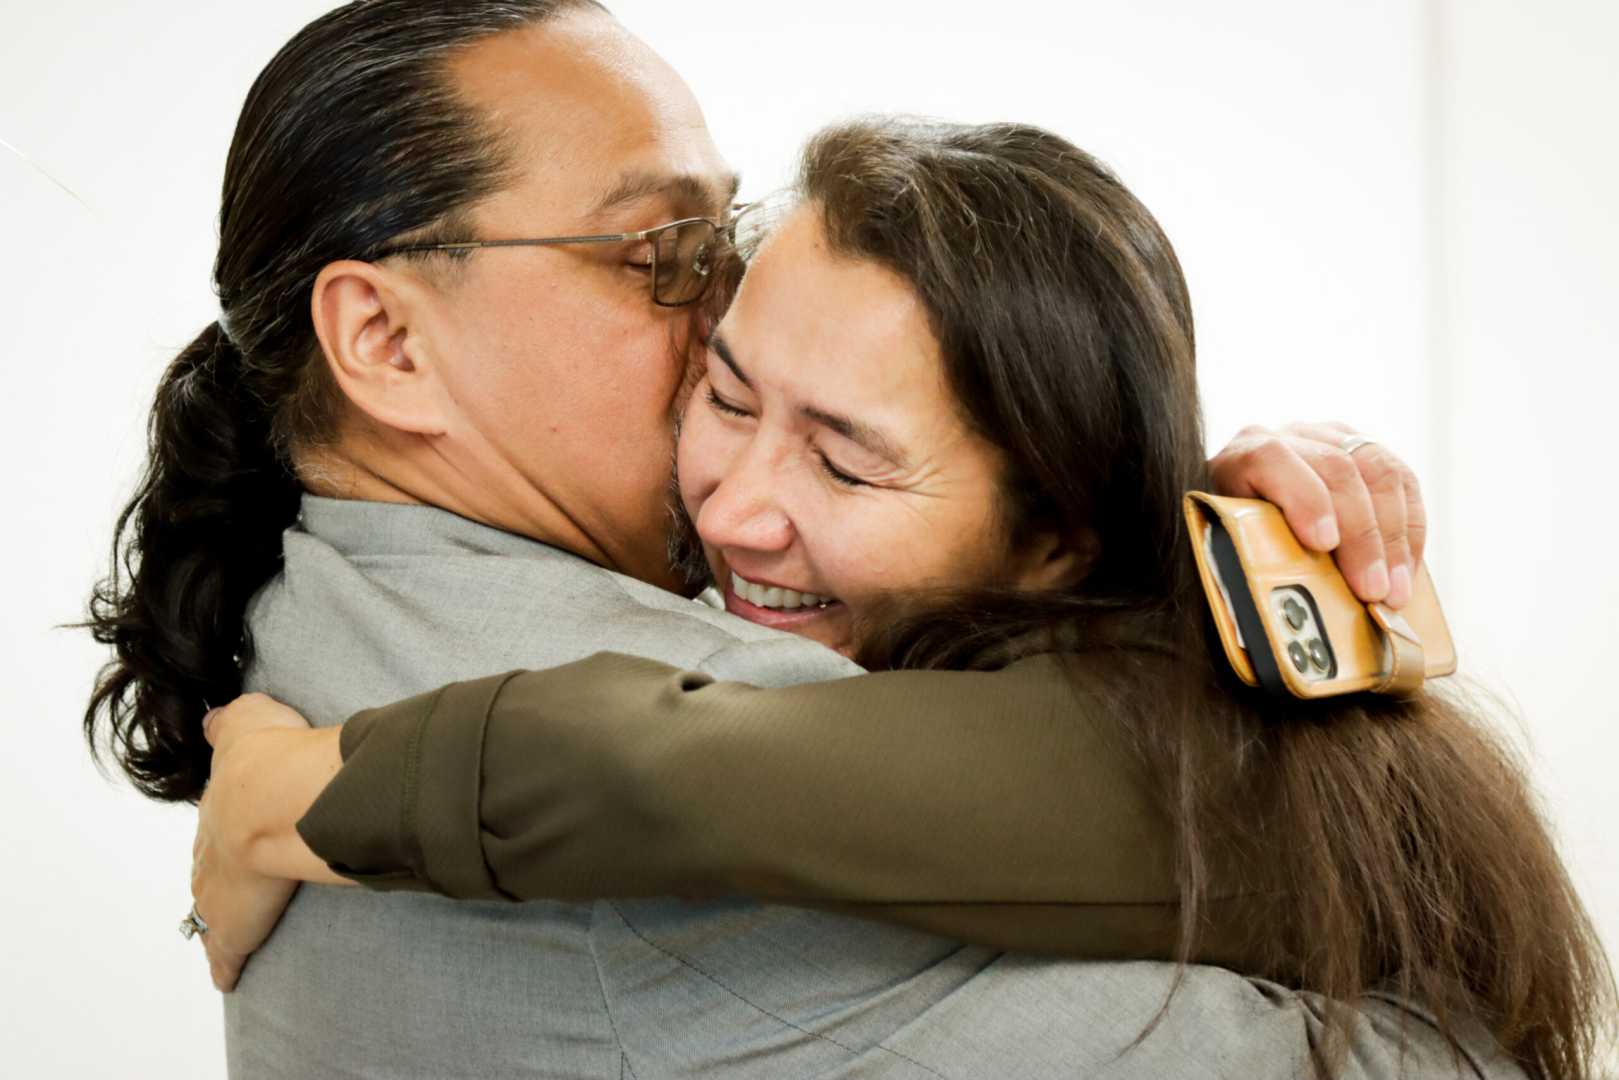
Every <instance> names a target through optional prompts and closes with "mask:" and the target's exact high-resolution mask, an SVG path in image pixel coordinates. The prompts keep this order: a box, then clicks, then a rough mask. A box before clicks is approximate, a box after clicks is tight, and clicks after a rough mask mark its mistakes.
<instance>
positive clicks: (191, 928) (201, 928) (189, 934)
mask: <svg viewBox="0 0 1619 1080" xmlns="http://www.w3.org/2000/svg"><path fill="white" fill-rule="evenodd" d="M207 932H208V924H207V923H205V922H203V920H202V916H201V915H198V914H197V905H196V904H192V905H191V911H190V912H189V913H187V915H186V917H185V918H183V919H181V920H180V936H181V937H183V938H185V939H186V940H187V941H190V940H191V939H192V938H193V937H195V936H196V935H198V934H206V933H207Z"/></svg>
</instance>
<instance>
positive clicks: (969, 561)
mask: <svg viewBox="0 0 1619 1080" xmlns="http://www.w3.org/2000/svg"><path fill="white" fill-rule="evenodd" d="M1000 471H1001V465H1000V454H999V452H998V451H997V450H996V449H995V448H994V447H993V446H992V445H990V444H989V443H988V442H987V441H985V440H984V439H983V438H982V437H980V436H979V435H977V434H975V433H974V432H972V431H971V430H970V429H969V428H968V426H967V424H966V422H965V420H964V419H963V418H962V416H961V414H960V410H959V409H958V408H957V406H956V403H955V400H954V398H953V396H952V394H951V391H950V389H949V386H948V384H947V383H946V379H945V373H944V366H943V362H942V359H941V356H940V352H939V347H938V343H937V342H936V341H935V340H934V336H933V333H932V331H931V329H930V328H929V325H928V319H927V313H926V311H925V310H924V308H923V307H922V305H921V303H920V302H919V301H918V299H917V297H916V295H915V293H914V292H913V290H912V289H911V287H910V286H909V285H908V284H907V283H906V282H905V281H904V280H903V279H901V278H900V277H899V276H897V275H896V274H894V273H893V272H891V271H889V270H888V269H886V268H885V267H882V266H880V265H878V264H876V263H874V262H870V261H866V260H857V259H851V258H846V257H844V256H841V255H836V254H833V253H832V252H831V251H829V250H828V247H827V243H826V240H825V237H824V235H823V231H822V226H821V223H820V218H819V214H818V212H817V211H816V209H815V208H814V207H813V206H801V207H799V208H797V209H796V210H794V211H793V212H792V214H791V215H790V216H789V217H788V218H787V219H786V220H784V221H783V222H782V223H781V225H780V226H779V228H778V229H777V230H776V231H775V233H774V234H773V235H772V236H771V237H770V239H769V240H768V241H767V243H766V244H765V246H764V248H763V250H761V251H760V252H759V254H758V256H757V257H756V258H755V260H754V262H753V265H752V266H751V268H750V269H749V271H748V275H747V278H746V280H745V281H744V282H743V285H742V289H741V291H740V293H739V294H738V296H737V299H736V303H735V304H734V305H733V306H732V307H731V310H730V312H729V313H728V314H727V315H726V317H725V320H724V321H723V322H722V323H721V324H720V327H719V329H718V330H717V331H716V332H715V334H714V337H713V342H712V345H711V348H710V350H709V355H708V373H707V375H705V376H704V378H703V380H702V381H701V382H700V383H699V384H698V386H697V389H696V392H695V393H694V394H693V396H692V398H691V403H690V405H689V407H688V408H687V412H686V417H685V421H684V424H683V426H682V431H681V439H680V448H679V473H680V483H681V495H682V498H683V500H684V502H685V505H686V509H687V511H688V512H689V513H690V514H691V516H692V519H693V520H694V521H695V522H696V525H697V532H698V535H699V536H700V537H701V538H702V542H703V548H704V551H705V553H706V554H707V556H708V561H709V565H710V566H711V567H712V568H713V570H714V578H715V582H716V584H718V585H719V587H720V589H721V591H722V592H723V593H724V596H725V606H726V609H727V610H728V611H730V612H732V613H733V614H736V615H740V616H742V617H743V618H745V619H748V620H750V621H752V622H756V623H760V624H762V625H765V626H772V627H776V628H779V629H782V630H790V631H792V632H794V633H798V634H803V635H804V636H806V637H810V638H813V639H815V640H816V641H820V642H822V643H823V644H826V645H829V646H831V647H832V648H835V649H839V650H840V651H843V652H845V653H852V652H853V651H854V650H855V649H856V648H857V647H858V645H859V643H858V642H856V641H855V640H854V628H855V621H854V620H855V619H857V618H858V617H859V616H860V615H861V614H862V612H863V611H864V610H866V609H868V608H869V606H870V605H871V603H872V602H873V601H874V600H875V599H877V598H879V597H881V596H884V595H888V594H893V593H908V592H912V591H915V590H919V589H925V588H928V587H933V586H944V587H963V586H973V585H986V584H991V583H993V584H1017V583H1019V582H1020V580H1023V579H1024V578H1025V576H1026V575H1025V573H1024V570H1023V569H1022V568H1020V567H1019V566H1017V565H1015V563H1016V561H1017V560H1013V559H1012V558H1011V557H1010V556H1009V554H1008V551H1007V542H1006V536H1007V530H1006V528H1005V525H1004V523H1003V521H1002V518H1001V515H1000V513H999V512H998V506H999V503H1000V499H999V494H998V483H999V477H1000ZM806 601H807V602H806Z"/></svg>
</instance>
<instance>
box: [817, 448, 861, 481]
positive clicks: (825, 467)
mask: <svg viewBox="0 0 1619 1080" xmlns="http://www.w3.org/2000/svg"><path fill="white" fill-rule="evenodd" d="M815 456H816V457H818V458H820V459H821V471H822V472H824V473H826V475H827V476H828V477H830V478H831V479H832V480H833V481H835V482H836V483H839V484H842V485H843V486H844V487H852V488H853V487H871V486H872V485H871V483H870V482H869V481H866V480H862V479H860V478H859V477H858V476H850V475H849V474H848V473H846V472H844V471H843V470H842V469H840V468H838V467H837V466H836V465H834V464H832V459H831V458H829V457H827V456H826V454H825V453H823V452H822V451H820V450H817V451H815Z"/></svg>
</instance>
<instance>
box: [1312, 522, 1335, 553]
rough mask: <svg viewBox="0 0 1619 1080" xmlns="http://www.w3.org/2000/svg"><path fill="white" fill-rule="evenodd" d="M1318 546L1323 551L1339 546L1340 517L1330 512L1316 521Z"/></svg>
mask: <svg viewBox="0 0 1619 1080" xmlns="http://www.w3.org/2000/svg"><path fill="white" fill-rule="evenodd" d="M1315 542H1316V546H1317V547H1319V548H1320V549H1321V550H1322V551H1331V550H1332V549H1333V548H1335V547H1337V546H1338V519H1337V518H1335V517H1333V516H1332V515H1331V514H1328V515H1327V516H1326V517H1324V518H1322V519H1321V520H1320V521H1318V522H1316V523H1315Z"/></svg>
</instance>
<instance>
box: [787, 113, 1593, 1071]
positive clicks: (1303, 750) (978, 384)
mask: <svg viewBox="0 0 1619 1080" xmlns="http://www.w3.org/2000/svg"><path fill="white" fill-rule="evenodd" d="M798 186H799V194H800V196H801V197H802V198H803V199H805V200H806V201H807V202H808V203H809V204H811V205H813V206H816V207H818V208H819V211H820V214H821V217H822V221H823V223H824V227H825V231H826V234H827V238H828V241H829V243H830V244H831V246H832V249H833V250H834V251H835V252H838V253H840V254H842V255H845V256H847V257H851V258H859V259H871V260H874V261H876V262H878V263H880V264H882V265H884V266H886V267H888V268H889V269H891V270H893V271H894V272H896V273H898V274H899V275H901V276H902V277H903V278H904V279H905V280H907V281H908V282H909V283H910V284H911V285H912V286H913V287H914V288H915V290H916V292H917V294H918V295H919V297H920V298H921V299H922V301H923V303H924V305H925V306H926V308H927V310H928V312H929V315H930V320H931V325H932V329H933V331H934V334H935V335H936V337H937V339H938V342H939V345H940V348H941V351H942V355H943V357H944V362H945V365H946V370H947V375H948V378H949V380H950V383H951V385H952V388H953V390H954V392H955V396H956V398H957V401H958V402H959V405H960V408H961V410H962V413H963V416H964V417H965V418H966V419H967V421H968V422H969V423H970V424H971V425H972V427H973V428H974V429H976V430H977V431H978V432H980V433H981V434H982V435H984V436H985V437H986V438H987V439H988V440H989V441H990V442H991V443H993V444H994V445H995V446H996V447H998V448H999V450H1000V452H1001V454H1002V456H1003V460H1004V468H1005V473H1004V484H1003V487H1004V491H1005V493H1006V498H1005V508H1004V514H1003V518H1004V520H1005V524H1006V528H1007V538H1008V542H1009V543H1012V544H1016V543H1018V542H1019V541H1020V540H1021V538H1022V537H1023V536H1025V535H1027V534H1028V533H1029V532H1030V531H1031V530H1034V529H1050V528H1057V529H1063V530H1078V529H1090V530H1092V531H1093V533H1094V535H1095V536H1097V537H1098V538H1099V539H1100V556H1099V558H1098V559H1097V561H1096V563H1095V565H1094V566H1093V567H1092V569H1091V571H1090V573H1089V575H1088V576H1087V577H1086V578H1085V580H1084V581H1083V582H1082V583H1081V584H1079V585H1077V586H1075V587H1074V588H1072V589H1070V590H1068V591H1066V592H1063V593H1061V594H1029V593H1015V592H1001V593H988V594H978V595H974V596H971V597H955V598H952V599H949V600H948V601H945V600H942V599H940V598H937V597H935V598H933V599H932V600H931V601H930V602H928V603H927V604H926V605H925V606H924V607H919V608H917V607H913V608H912V609H911V614H909V615H907V616H905V617H902V618H893V619H889V620H886V621H884V622H883V623H882V624H881V625H880V627H879V628H878V630H877V631H876V632H875V633H873V634H872V635H871V636H870V638H869V639H868V641H867V644H866V647H865V650H864V655H863V656H862V660H863V662H865V663H866V664H867V666H868V667H878V668H882V667H908V668H917V667H945V668H961V667H970V666H975V665H984V664H993V663H996V662H999V661H1004V659H1006V658H1007V657H1008V656H1009V655H1012V654H1013V653H1015V652H1016V651H1017V650H1018V649H1020V648H1029V647H1031V646H1030V644H1029V643H1030V642H1031V641H1036V642H1038V644H1036V645H1034V646H1032V647H1036V648H1046V649H1049V648H1053V647H1056V648H1060V649H1062V650H1063V651H1065V652H1066V653H1068V654H1069V656H1070V657H1071V660H1072V664H1073V668H1074V672H1075V677H1076V678H1079V679H1083V680H1084V681H1085V682H1086V684H1087V685H1088V686H1089V687H1091V689H1092V692H1093V693H1094V692H1095V688H1096V687H1098V686H1104V687H1107V688H1109V689H1110V691H1111V693H1110V694H1109V696H1110V697H1111V698H1112V699H1113V700H1114V701H1115V702H1116V709H1114V710H1113V714H1114V715H1116V716H1117V717H1119V718H1120V723H1119V726H1118V731H1119V735H1120V737H1121V738H1123V739H1125V740H1126V741H1127V742H1128V743H1129V745H1130V746H1131V748H1132V749H1133V750H1134V751H1135V753H1136V754H1137V755H1138V756H1139V758H1140V760H1141V761H1142V762H1143V765H1144V767H1145V769H1146V772H1147V773H1148V775H1149V776H1151V777H1152V778H1154V782H1155V783H1157V784H1158V785H1160V788H1161V793H1162V802H1163V806H1164V808H1165V811H1166V813H1167V814H1168V816H1169V818H1170V820H1171V821H1172V823H1173V827H1174V830H1175V835H1176V850H1177V858H1178V868H1177V869H1178V878H1179V889H1180V901H1181V903H1180V912H1181V926H1182V933H1181V942H1180V949H1179V956H1178V958H1179V959H1180V960H1181V961H1183V962H1186V961H1190V960H1193V959H1198V958H1209V957H1211V956H1215V957H1217V956H1218V953H1217V952H1211V951H1210V947H1209V946H1208V941H1209V939H1210V937H1211V936H1212V935H1211V934H1210V933H1209V932H1208V931H1209V930H1210V928H1218V921H1219V920H1218V917H1217V916H1216V913H1215V909H1216V905H1215V903H1214V901H1216V900H1221V899H1225V898H1230V897H1241V898H1242V904H1241V911H1242V913H1243V914H1242V919H1243V921H1244V925H1246V926H1249V927H1253V928H1255V933H1254V934H1253V938H1254V940H1253V941H1252V942H1251V943H1250V945H1249V947H1248V948H1246V949H1245V950H1244V952H1243V955H1244V956H1249V957H1256V958H1257V960H1258V965H1259V967H1260V968H1261V970H1260V971H1258V972H1254V973H1255V974H1262V975H1265V976H1268V977H1270V978H1274V979H1277V980H1280V981H1284V982H1286V983H1288V984H1290V985H1293V986H1296V987H1300V988H1303V989H1307V990H1310V991H1314V992H1318V993H1320V994H1321V995H1323V996H1324V997H1325V998H1326V999H1327V1000H1328V1001H1333V1002H1338V1003H1346V1004H1340V1005H1339V1006H1338V1007H1337V1008H1336V1010H1335V1011H1333V1012H1331V1013H1329V1015H1330V1016H1332V1017H1333V1018H1334V1019H1335V1023H1334V1025H1333V1027H1332V1028H1331V1029H1330V1030H1331V1031H1333V1032H1334V1033H1335V1036H1334V1037H1332V1038H1329V1039H1328V1040H1327V1041H1326V1043H1325V1044H1324V1045H1323V1047H1322V1048H1321V1050H1320V1052H1319V1053H1318V1055H1317V1066H1318V1068H1319V1069H1320V1070H1322V1071H1324V1072H1329V1073H1330V1072H1333V1071H1335V1070H1336V1068H1337V1067H1338V1066H1339V1065H1341V1064H1342V1061H1343V1057H1344V1054H1345V1053H1346V1052H1347V1046H1348V1044H1347V1038H1346V1035H1347V1031H1348V1028H1347V1023H1348V1021H1349V1019H1350V1017H1351V1016H1352V1013H1351V1012H1350V1011H1349V1010H1350V1006H1349V1005H1348V1004H1347V1003H1353V1002H1356V1001H1357V1000H1360V999H1362V998H1363V997H1364V996H1365V995H1368V994H1372V993H1393V994H1396V995H1398V996H1399V997H1400V998H1401V999H1403V1000H1405V1001H1407V1002H1411V1003H1415V1004H1418V1005H1420V1006H1422V1007H1424V1008H1426V1009H1427V1010H1429V1011H1431V1012H1432V1013H1433V1015H1434V1016H1435V1017H1436V1019H1437V1020H1438V1023H1439V1025H1440V1028H1441V1030H1442V1031H1444V1032H1446V1034H1447V1035H1449V1034H1452V1033H1455V1032H1457V1031H1458V1030H1459V1029H1460V1026H1461V1025H1462V1024H1463V1023H1472V1022H1474V1021H1482V1022H1483V1024H1485V1025H1486V1026H1487V1027H1488V1028H1489V1030H1490V1031H1491V1032H1492V1033H1493V1034H1494V1036H1495V1037H1496V1039H1497V1040H1498V1041H1499V1043H1500V1044H1501V1046H1502V1047H1503V1048H1504V1049H1505V1051H1506V1052H1507V1053H1508V1054H1510V1055H1511V1056H1512V1057H1513V1058H1514V1059H1515V1060H1517V1061H1518V1062H1519V1063H1521V1064H1522V1066H1523V1067H1524V1068H1525V1069H1526V1070H1527V1071H1528V1072H1529V1073H1530V1074H1531V1075H1532V1076H1537V1077H1585V1076H1589V1075H1591V1074H1592V1070H1593V1067H1594V1064H1595V1062H1594V1059H1595V1055H1596V1054H1597V1053H1598V1052H1599V1042H1600V1039H1601V1035H1602V1031H1603V1029H1604V1027H1605V1025H1606V1024H1607V1023H1608V1018H1609V1016H1610V1010H1611V1009H1612V1003H1613V1001H1614V992H1613V979H1612V974H1611V972H1610V970H1609V968H1608V966H1607V962H1606V960H1605V958H1604V955H1603V953H1602V951H1601V948H1600V946H1599V943H1598V941H1597V939H1596V936H1595V933H1594V931H1593V929H1592V926H1591V923H1590V921H1589V919H1588V917H1587V915H1586V913H1585V911H1584V909H1583V908H1582V906H1581V904H1580V901H1579V898H1578V897H1577V896H1576V894H1575V892H1574V889H1573V887H1572V885H1571V884H1570V881H1569V878H1568V874H1567V872H1566V871H1565V869H1564V867H1563V865H1562V862H1561V860H1560V859H1559V857H1558V854H1557V851H1556V848H1555V846H1554V844H1553V841H1552V838H1551V836H1550V834H1549V831H1548V829H1547V826H1546V823H1545V820H1544V818H1543V816H1542V815H1541V813H1540V811H1539V809H1538V808H1537V806H1536V804H1535V800H1534V798H1533V797H1532V795H1531V793H1530V789H1529V785H1528V782H1527V780H1526V777H1525V771H1524V769H1523V766H1522V765H1521V763H1520V762H1519V761H1517V760H1516V759H1515V757H1514V756H1513V754H1512V752H1511V751H1510V749H1509V748H1508V745H1507V744H1506V743H1505V742H1504V741H1503V740H1502V739H1501V738H1500V737H1499V736H1498V735H1497V734H1496V733H1494V732H1493V731H1492V730H1491V729H1490V727H1489V726H1488V724H1486V723H1485V721H1484V718H1483V716H1484V713H1485V711H1486V710H1484V709H1482V708H1480V707H1477V706H1476V705H1475V704H1474V703H1473V702H1471V701H1470V700H1469V699H1468V698H1467V697H1465V696H1464V695H1463V694H1461V693H1459V692H1457V691H1453V690H1443V689H1430V690H1428V691H1425V692H1424V693H1423V694H1422V695H1421V696H1419V697H1418V698H1416V699H1414V700H1410V701H1393V700H1389V699H1384V698H1375V697H1371V696H1366V695H1362V696H1356V697H1352V698H1343V699H1337V700H1334V701H1328V702H1321V703H1305V702H1281V701H1275V700H1270V699H1267V698H1264V697H1262V696H1259V695H1257V694H1256V693H1254V692H1251V691H1249V690H1248V689H1247V688H1246V687H1244V686H1242V685H1241V684H1240V683H1239V682H1237V680H1236V679H1235V678H1234V677H1232V676H1231V674H1230V673H1229V671H1226V670H1225V669H1224V667H1223V665H1218V664H1217V663H1216V662H1215V660H1214V657H1215V652H1214V650H1213V648H1212V647H1211V639H1210V636H1209V635H1210V629H1209V620H1208V618H1207V616H1206V615H1205V612H1204V607H1203V598H1202V592H1201V587H1200V585H1199V584H1198V582H1197V580H1196V578H1195V571H1194V568H1193V563H1192V559H1191V554H1190V548H1189V545H1188V542H1187V536H1186V526H1185V523H1184V521H1183V519H1182V517H1181V512H1180V500H1181V496H1182V493H1183V492H1185V491H1187V490H1188V489H1193V488H1199V487H1204V486H1205V485H1206V480H1207V477H1206V475H1205V470H1206V465H1205V462H1204V444H1203V437H1202V423H1201V417H1200V411H1199V406H1198V397H1197V384H1196V374H1195V364H1194V343H1193V332H1192V317H1191V305H1190V301H1189V299H1188V296H1187V291H1186V286H1185V283H1184V280H1183V277H1182V274H1181V271H1180V267H1179V265H1178V263H1177V261H1176V258H1175V255H1174V252H1173V250H1172V249H1171V247H1170V245H1169V242H1168V240H1167V239H1166V238H1165V237H1164V235H1163V232H1162V230H1161V229H1160V228H1159V226H1158V224H1157V222H1156V221H1155V220H1154V219H1153V217H1152V215H1151V214H1149V213H1148V212H1147V210H1146V209H1145V208H1144V207H1143V206H1142V205H1141V204H1140V203H1139V202H1138V201H1137V200H1136V199H1135V198H1134V197H1133V196H1132V195H1131V194H1130V193H1129V191H1127V190H1126V189H1125V188H1124V186H1123V185H1122V184H1120V183H1119V182H1118V180H1117V179H1115V178H1114V177H1113V175H1112V174H1111V173H1109V172H1108V171H1107V170H1106V169H1105V168H1104V167H1103V166H1101V165H1100V164H1098V163H1097V162H1096V161H1095V160H1094V159H1092V158H1091V157H1090V156H1088V155H1086V154H1085V153H1083V152H1082V151H1080V150H1078V149H1076V148H1075V147H1073V146H1071V145H1070V144H1068V143H1066V142H1064V141H1063V140H1061V139H1059V138H1057V137H1056V136H1053V135H1051V134H1049V133H1047V132H1044V131H1040V130H1038V129H1035V128H1030V127H1025V126H1016V125H1001V124H997V125H986V126H977V127H964V126H955V125H944V124H934V123H926V122H919V121H896V120H881V121H862V122H857V123H851V124H847V125H843V126H840V127H837V128H833V129H831V130H829V131H826V132H823V133H822V134H821V135H819V136H818V137H817V138H816V139H815V140H814V141H812V143H811V144H810V146H809V147H808V149H807V150H806V152H805V156H804V161H803V166H802V171H801V175H800V179H799V185H798ZM890 614H893V613H890ZM1081 824H1082V823H1076V826H1079V825H1081Z"/></svg>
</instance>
